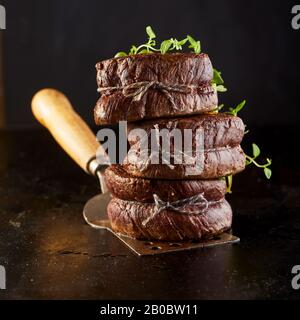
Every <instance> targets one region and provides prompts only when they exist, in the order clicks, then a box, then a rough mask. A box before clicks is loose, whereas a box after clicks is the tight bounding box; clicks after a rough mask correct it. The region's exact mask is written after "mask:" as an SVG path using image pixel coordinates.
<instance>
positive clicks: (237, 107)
mask: <svg viewBox="0 0 300 320" xmlns="http://www.w3.org/2000/svg"><path fill="white" fill-rule="evenodd" d="M245 104H246V100H243V101H242V102H241V103H240V104H238V105H237V106H236V108H235V112H236V114H238V113H239V112H240V111H241V110H242V109H243V108H244V106H245Z"/></svg>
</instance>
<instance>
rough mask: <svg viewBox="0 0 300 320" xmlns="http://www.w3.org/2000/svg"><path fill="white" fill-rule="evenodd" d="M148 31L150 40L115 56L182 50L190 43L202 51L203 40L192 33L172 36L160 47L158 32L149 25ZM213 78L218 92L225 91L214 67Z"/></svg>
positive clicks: (190, 46)
mask: <svg viewBox="0 0 300 320" xmlns="http://www.w3.org/2000/svg"><path fill="white" fill-rule="evenodd" d="M146 33H147V35H148V42H147V43H145V44H141V45H139V46H136V45H132V46H131V49H130V51H129V53H126V52H125V51H121V52H118V53H117V54H116V55H115V58H118V57H125V56H128V55H133V54H149V53H154V52H159V53H161V54H166V53H168V52H171V51H182V50H183V47H184V45H188V48H189V49H192V50H193V51H194V53H197V54H199V53H201V42H200V41H199V40H195V39H194V38H193V37H192V36H191V35H187V36H186V37H185V38H184V39H182V40H177V39H176V38H170V39H168V40H164V41H162V42H161V44H160V46H159V48H157V47H156V44H157V43H156V34H155V32H154V31H153V29H152V28H151V27H150V26H148V27H147V28H146ZM213 71H214V73H213V80H212V85H213V87H214V88H215V90H216V91H218V92H225V91H227V89H226V88H225V87H224V80H223V78H222V77H221V72H219V71H218V70H216V69H213Z"/></svg>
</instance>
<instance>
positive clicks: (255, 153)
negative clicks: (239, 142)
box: [246, 143, 272, 179]
mask: <svg viewBox="0 0 300 320" xmlns="http://www.w3.org/2000/svg"><path fill="white" fill-rule="evenodd" d="M252 155H253V156H252V157H250V156H248V155H247V154H246V165H247V166H248V165H249V164H251V163H253V164H254V165H255V166H256V167H258V168H262V169H264V174H265V176H266V178H267V179H270V178H271V175H272V170H271V169H270V168H269V167H270V165H271V164H272V160H271V159H269V158H267V159H266V160H267V162H266V163H265V164H259V163H257V161H256V160H255V159H256V158H257V157H258V156H259V155H260V149H259V147H258V146H257V145H256V144H255V143H252Z"/></svg>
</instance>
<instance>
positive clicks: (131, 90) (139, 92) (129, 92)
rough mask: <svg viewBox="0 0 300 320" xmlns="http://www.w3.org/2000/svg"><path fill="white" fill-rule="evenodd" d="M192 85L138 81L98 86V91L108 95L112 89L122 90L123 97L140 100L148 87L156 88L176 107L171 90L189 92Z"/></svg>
mask: <svg viewBox="0 0 300 320" xmlns="http://www.w3.org/2000/svg"><path fill="white" fill-rule="evenodd" d="M193 87H195V85H186V84H164V83H162V82H158V81H140V82H135V83H132V84H129V85H126V86H123V87H121V86H117V87H103V88H98V92H100V93H101V94H104V95H110V94H112V93H113V92H114V91H117V90H122V93H123V95H124V96H125V97H127V98H129V97H132V98H133V99H132V100H133V101H140V100H141V99H142V98H143V96H144V95H145V93H146V92H147V91H148V90H149V89H156V90H159V91H161V92H162V93H164V94H165V96H166V97H167V99H168V100H169V101H170V103H171V104H172V106H173V107H175V108H176V105H175V102H174V98H173V96H172V94H171V92H177V93H184V94H188V93H191V91H192V88H193Z"/></svg>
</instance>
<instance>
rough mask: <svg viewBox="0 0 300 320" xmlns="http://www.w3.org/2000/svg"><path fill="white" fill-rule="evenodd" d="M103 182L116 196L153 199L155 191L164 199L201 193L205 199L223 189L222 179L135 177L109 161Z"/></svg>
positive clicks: (217, 197)
mask: <svg viewBox="0 0 300 320" xmlns="http://www.w3.org/2000/svg"><path fill="white" fill-rule="evenodd" d="M105 181H106V185H107V187H108V189H109V191H110V192H111V194H112V195H113V196H114V197H116V198H119V199H122V200H127V201H138V202H146V203H152V202H154V198H153V195H154V194H156V195H157V196H158V197H159V198H160V199H161V200H163V201H165V202H174V201H178V200H181V199H186V198H190V197H193V196H195V195H198V194H202V195H203V197H204V198H205V199H206V200H207V201H217V200H220V199H222V198H223V197H224V196H225V193H226V182H225V180H224V179H215V180H159V179H144V178H136V177H133V176H131V175H129V174H128V173H127V172H126V171H125V170H124V168H123V166H122V165H112V166H110V167H109V168H107V169H106V171H105Z"/></svg>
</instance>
